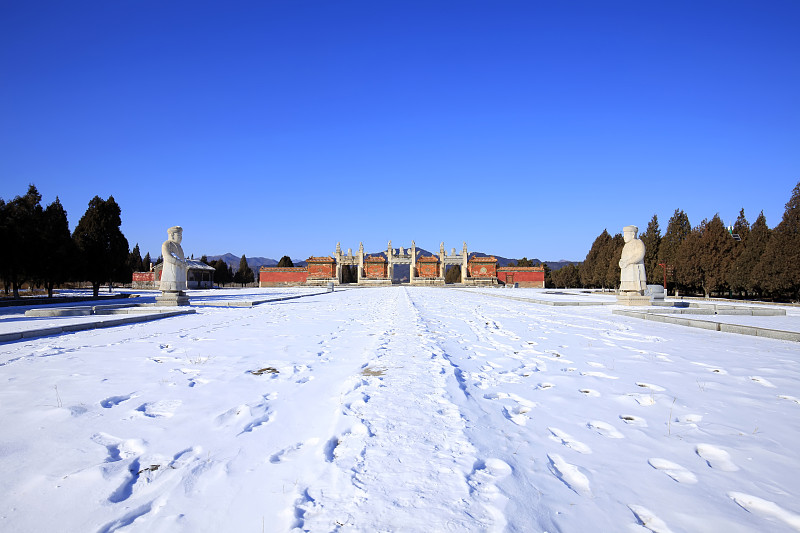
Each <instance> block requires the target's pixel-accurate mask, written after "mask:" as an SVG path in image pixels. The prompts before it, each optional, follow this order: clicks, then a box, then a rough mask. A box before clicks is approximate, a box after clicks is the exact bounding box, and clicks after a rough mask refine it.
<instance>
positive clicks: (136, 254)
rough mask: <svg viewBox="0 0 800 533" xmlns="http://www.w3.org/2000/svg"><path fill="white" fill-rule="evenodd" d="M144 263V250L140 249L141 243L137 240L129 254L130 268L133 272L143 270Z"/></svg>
mask: <svg viewBox="0 0 800 533" xmlns="http://www.w3.org/2000/svg"><path fill="white" fill-rule="evenodd" d="M142 264H143V263H142V252H140V251H139V243H138V242H137V243H136V246H134V247H133V250H131V253H130V254H129V255H128V268H129V269H130V271H131V272H143V271H144V267H143V266H142Z"/></svg>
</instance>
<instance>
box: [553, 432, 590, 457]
mask: <svg viewBox="0 0 800 533" xmlns="http://www.w3.org/2000/svg"><path fill="white" fill-rule="evenodd" d="M547 430H548V431H549V432H550V433H551V435H550V439H551V440H554V441H556V442H558V443H559V444H563V445H564V446H566V447H567V448H571V449H573V450H575V451H576V452H578V453H583V454H589V453H592V449H591V448H589V447H588V446H587V445H585V444H584V443H582V442H581V441H579V440H576V439H574V438H573V437H572V436H571V435H569V434H567V433H565V432H564V431H561V430H560V429H558V428H547Z"/></svg>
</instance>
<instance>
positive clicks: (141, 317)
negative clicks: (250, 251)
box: [0, 309, 197, 343]
mask: <svg viewBox="0 0 800 533" xmlns="http://www.w3.org/2000/svg"><path fill="white" fill-rule="evenodd" d="M194 313H197V311H196V310H195V309H181V310H176V311H165V312H155V313H148V314H129V315H127V316H121V317H119V318H114V319H111V320H102V321H100V320H98V321H88V322H81V323H75V324H64V325H63V326H54V327H48V328H37V329H29V330H26V331H21V332H13V333H4V334H2V335H0V343H5V342H14V341H18V340H21V339H35V338H39V337H48V336H51V335H60V334H62V333H74V332H76V331H85V330H89V329H100V328H110V327H114V326H122V325H125V324H134V323H138V322H149V321H151V320H158V319H161V318H169V317H173V316H178V315H190V314H194Z"/></svg>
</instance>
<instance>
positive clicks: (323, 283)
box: [304, 278, 339, 287]
mask: <svg viewBox="0 0 800 533" xmlns="http://www.w3.org/2000/svg"><path fill="white" fill-rule="evenodd" d="M328 283H333V284H334V285H338V284H339V280H338V279H336V278H312V279H309V280H307V281H306V282H305V283H304V285H306V286H310V287H327V286H328Z"/></svg>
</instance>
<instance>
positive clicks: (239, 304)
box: [190, 291, 330, 307]
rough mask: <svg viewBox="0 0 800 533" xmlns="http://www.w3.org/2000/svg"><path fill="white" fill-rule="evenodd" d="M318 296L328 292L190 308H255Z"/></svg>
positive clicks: (200, 303)
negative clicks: (271, 303)
mask: <svg viewBox="0 0 800 533" xmlns="http://www.w3.org/2000/svg"><path fill="white" fill-rule="evenodd" d="M320 294H330V291H325V292H315V293H312V294H299V295H297V296H282V297H280V298H268V299H266V300H252V301H238V302H236V301H233V302H195V303H191V302H190V305H192V306H198V307H255V306H257V305H261V304H265V303H269V302H282V301H284V300H294V299H295V298H306V297H307V296H319V295H320Z"/></svg>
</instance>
